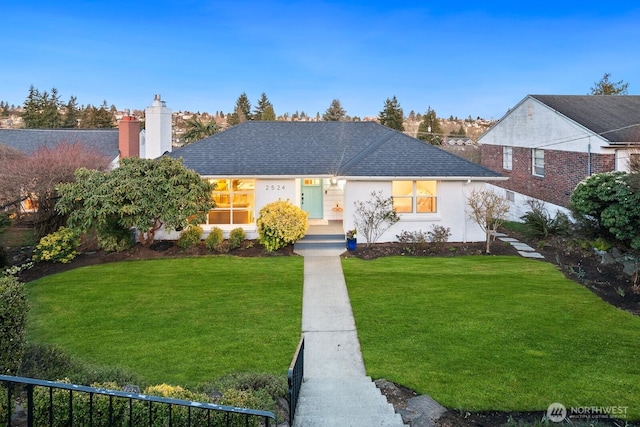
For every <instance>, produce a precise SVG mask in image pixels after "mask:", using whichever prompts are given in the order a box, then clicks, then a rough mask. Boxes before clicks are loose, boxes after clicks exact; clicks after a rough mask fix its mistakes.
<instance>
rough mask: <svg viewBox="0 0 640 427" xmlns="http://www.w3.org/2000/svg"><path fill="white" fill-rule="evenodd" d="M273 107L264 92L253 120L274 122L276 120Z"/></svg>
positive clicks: (254, 111)
mask: <svg viewBox="0 0 640 427" xmlns="http://www.w3.org/2000/svg"><path fill="white" fill-rule="evenodd" d="M275 116H276V115H275V112H274V110H273V105H272V104H271V102H270V101H269V98H267V94H266V93H264V92H262V96H261V97H260V99H259V100H258V105H257V106H256V108H255V110H253V120H267V121H273V120H275V119H276V117H275Z"/></svg>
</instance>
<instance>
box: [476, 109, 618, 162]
mask: <svg viewBox="0 0 640 427" xmlns="http://www.w3.org/2000/svg"><path fill="white" fill-rule="evenodd" d="M478 143H480V144H487V145H503V146H512V147H527V148H543V149H548V150H558V151H575V152H580V153H588V152H589V151H591V153H594V154H600V153H601V152H602V149H603V148H606V147H607V145H608V144H607V142H606V141H605V140H604V139H603V138H602V137H600V136H598V135H595V134H594V133H593V132H591V131H589V130H587V129H586V128H584V127H583V126H581V125H579V124H577V123H575V122H574V121H572V120H570V119H568V118H566V117H565V116H562V115H560V114H558V113H557V112H556V111H554V110H552V109H550V108H549V107H548V106H546V105H544V104H542V103H541V102H539V101H537V100H536V99H533V98H526V99H525V100H524V101H523V102H521V103H520V104H518V105H517V106H516V107H515V108H514V109H513V111H510V112H509V113H507V114H506V115H505V116H504V117H503V118H502V119H501V120H500V121H499V122H498V123H497V124H496V125H495V126H494V127H492V128H491V129H489V130H488V131H487V132H486V133H485V134H484V135H482V136H481V137H480V139H479V140H478Z"/></svg>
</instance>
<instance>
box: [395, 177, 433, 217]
mask: <svg viewBox="0 0 640 427" xmlns="http://www.w3.org/2000/svg"><path fill="white" fill-rule="evenodd" d="M436 184H437V183H436V181H393V182H392V183H391V193H392V197H393V209H394V210H395V211H396V212H397V213H433V212H436V201H437V197H436Z"/></svg>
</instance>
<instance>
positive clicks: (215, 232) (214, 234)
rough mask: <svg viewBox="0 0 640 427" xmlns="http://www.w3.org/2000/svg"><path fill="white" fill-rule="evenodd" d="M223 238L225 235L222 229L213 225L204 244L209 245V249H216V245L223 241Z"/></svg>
mask: <svg viewBox="0 0 640 427" xmlns="http://www.w3.org/2000/svg"><path fill="white" fill-rule="evenodd" d="M223 239H224V237H223V235H222V229H221V228H219V227H213V228H212V229H211V232H210V233H209V235H208V236H207V238H206V239H205V240H204V245H205V246H206V247H207V249H209V250H210V251H213V250H215V249H216V246H218V245H219V244H220V242H222V240H223Z"/></svg>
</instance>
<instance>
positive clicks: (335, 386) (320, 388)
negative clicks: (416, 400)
mask: <svg viewBox="0 0 640 427" xmlns="http://www.w3.org/2000/svg"><path fill="white" fill-rule="evenodd" d="M403 425H404V424H403V423H402V417H401V416H400V415H399V414H397V413H395V411H394V409H393V406H392V405H390V404H389V403H388V402H387V400H386V398H385V397H384V396H383V395H382V394H381V393H380V390H379V389H378V388H377V387H376V385H375V384H374V383H373V381H371V378H369V377H365V376H353V377H342V378H310V379H306V380H305V382H304V383H303V384H302V389H301V391H300V397H299V400H298V407H297V409H296V415H295V420H294V424H293V426H294V427H315V426H353V427H356V426H362V427H365V426H367V427H368V426H384V427H401V426H403Z"/></svg>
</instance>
